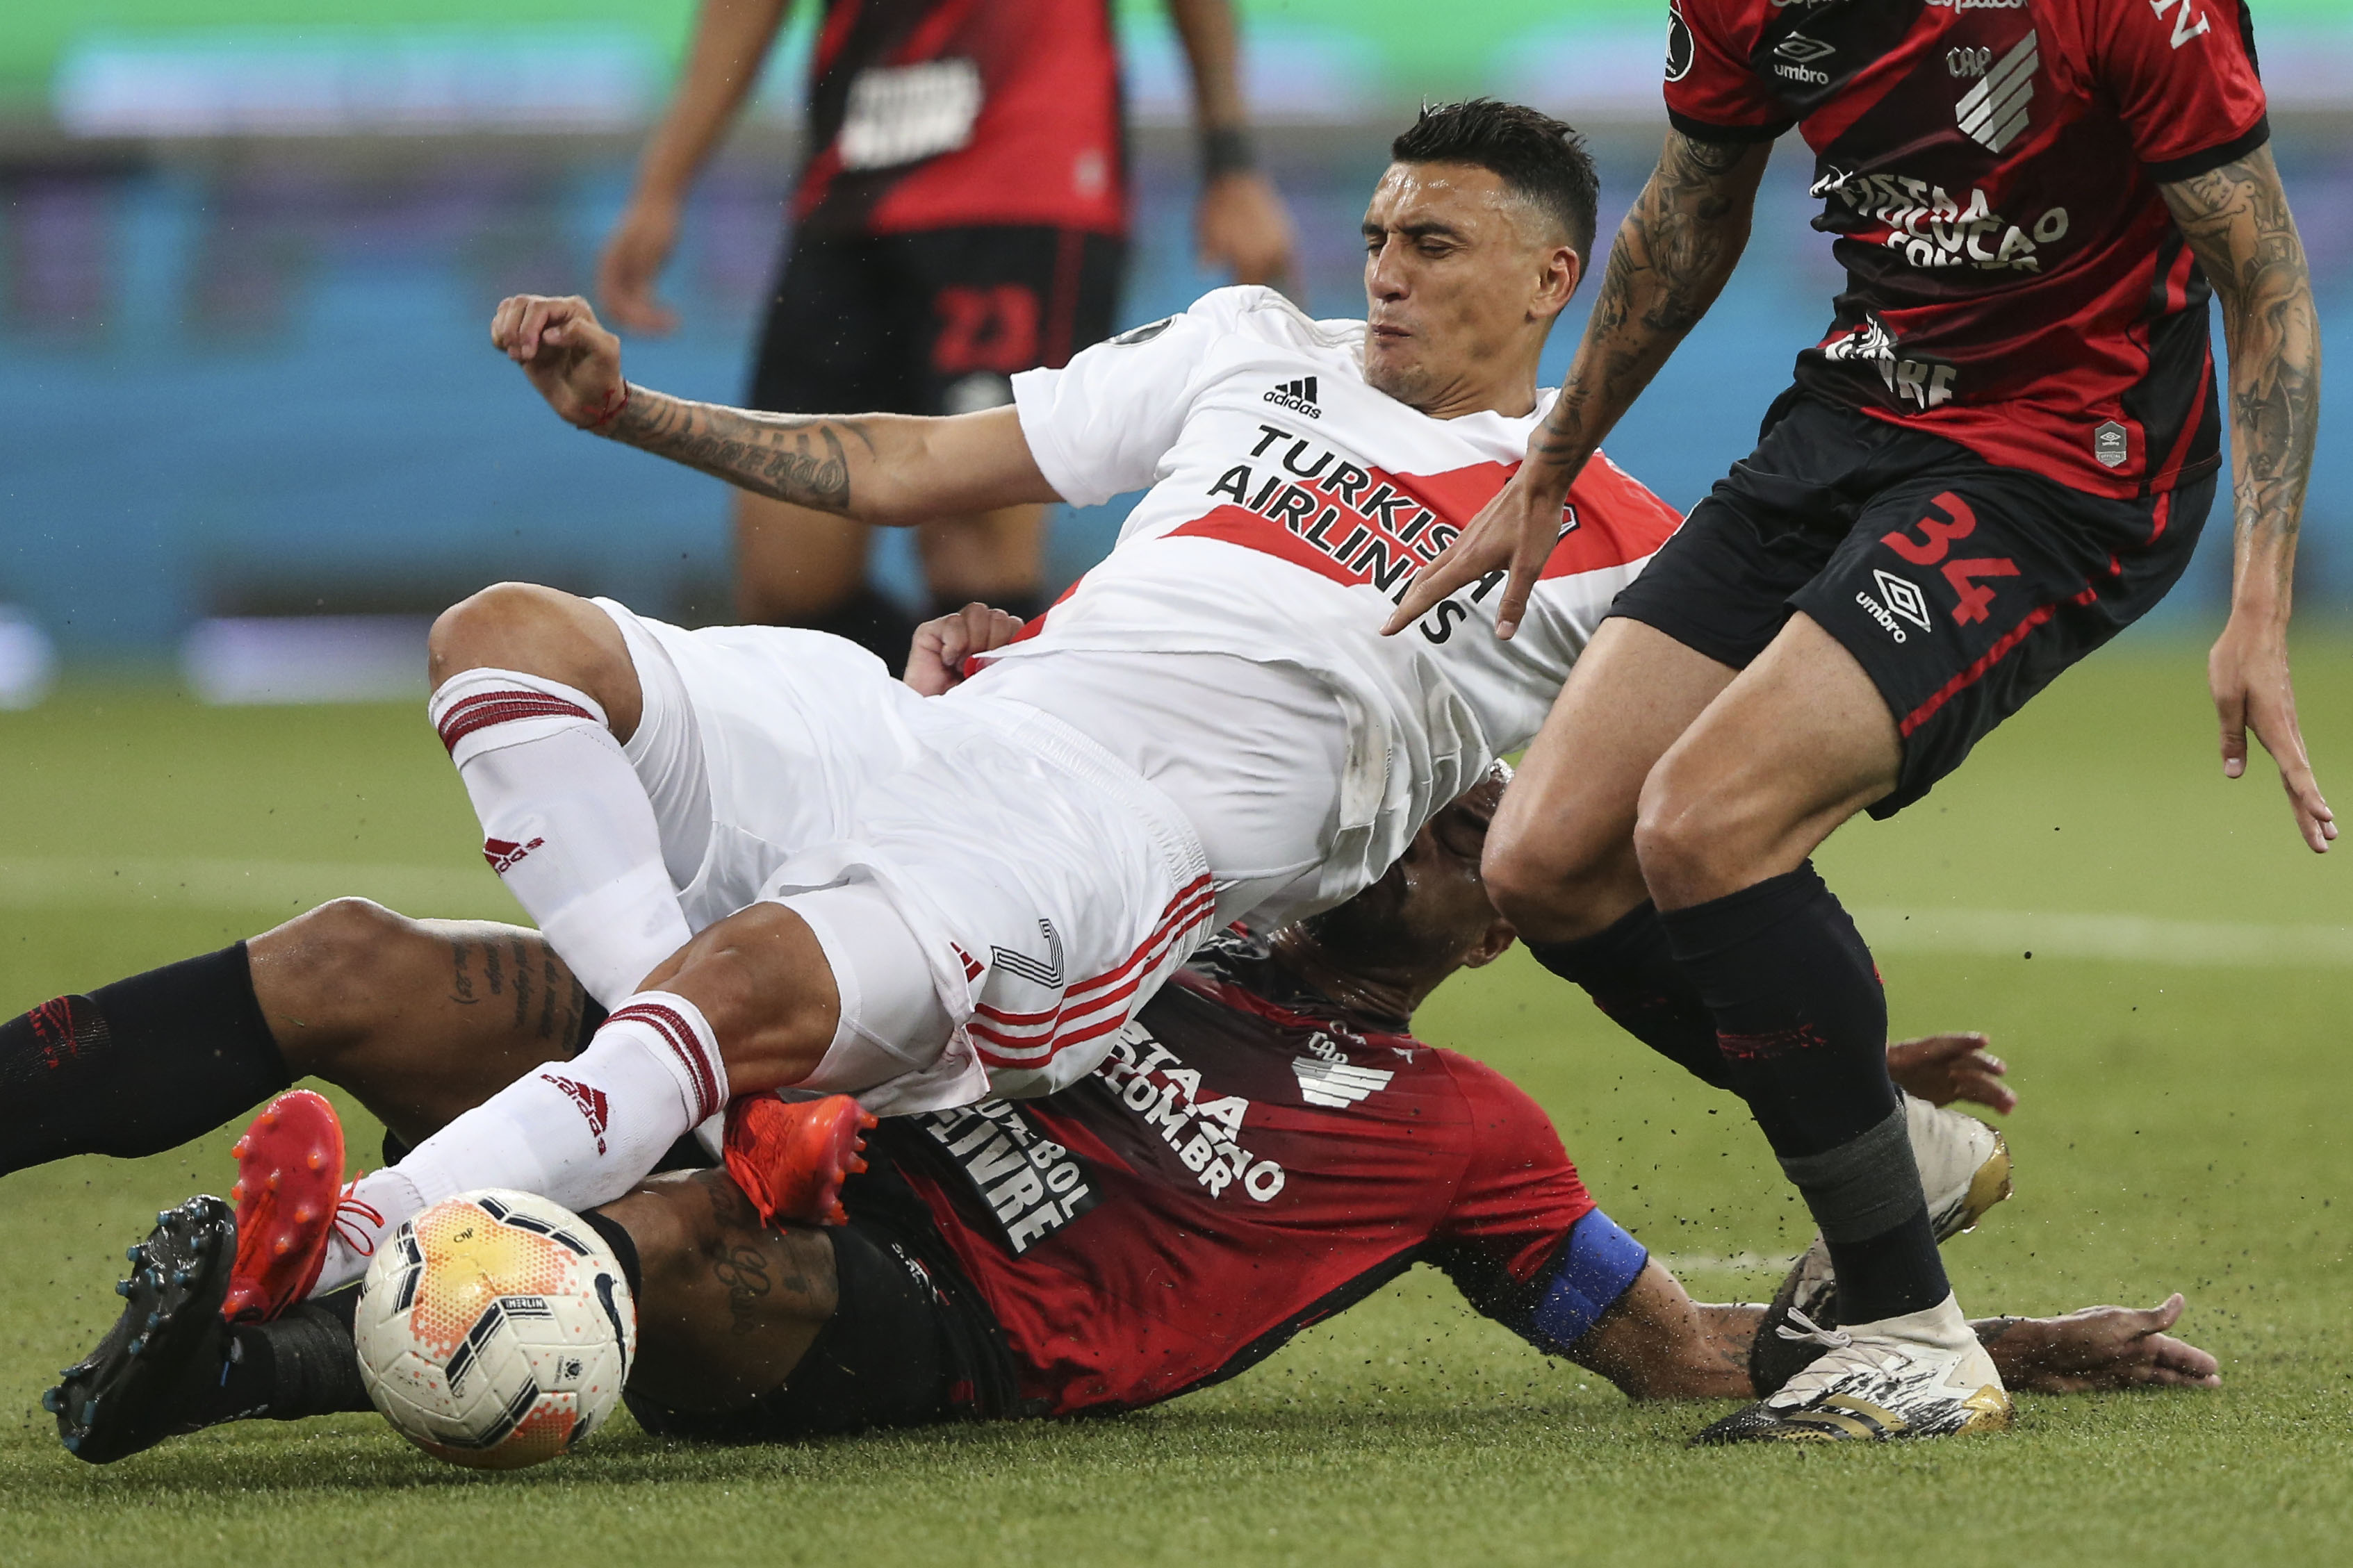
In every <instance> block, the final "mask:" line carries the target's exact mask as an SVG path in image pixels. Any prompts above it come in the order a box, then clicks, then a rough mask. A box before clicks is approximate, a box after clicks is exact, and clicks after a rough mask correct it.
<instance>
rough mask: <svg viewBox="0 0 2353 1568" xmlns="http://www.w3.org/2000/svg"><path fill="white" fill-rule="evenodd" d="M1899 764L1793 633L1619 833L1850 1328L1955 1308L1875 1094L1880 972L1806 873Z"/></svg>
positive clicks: (1824, 640) (1894, 751) (1703, 720)
mask: <svg viewBox="0 0 2353 1568" xmlns="http://www.w3.org/2000/svg"><path fill="white" fill-rule="evenodd" d="M1901 761H1902V750H1901V746H1900V743H1899V741H1898V738H1897V735H1896V731H1895V723H1894V719H1893V718H1892V717H1891V716H1890V715H1889V713H1888V710H1887V706H1886V703H1885V702H1884V701H1883V700H1882V699H1881V697H1880V695H1879V692H1878V690H1877V689H1876V688H1875V687H1873V685H1872V683H1871V681H1870V679H1869V678H1868V677H1866V676H1865V675H1864V673H1863V671H1862V668H1861V666H1859V665H1858V664H1856V663H1855V661H1854V658H1853V657H1852V655H1850V654H1849V653H1848V652H1847V651H1846V650H1845V648H1844V647H1841V646H1840V645H1839V643H1838V642H1837V641H1836V640H1835V639H1833V638H1832V637H1831V636H1830V635H1829V634H1828V633H1827V632H1825V631H1823V630H1822V629H1821V628H1820V626H1817V625H1816V624H1815V623H1814V622H1813V621H1811V620H1810V619H1809V618H1808V617H1806V616H1802V615H1800V616H1794V617H1792V618H1791V620H1790V621H1789V623H1788V625H1787V626H1785V627H1783V629H1782V631H1781V633H1780V635H1779V636H1778V637H1776V638H1775V639H1774V641H1773V643H1772V644H1771V645H1770V646H1769V647H1767V649H1766V650H1765V652H1764V653H1763V654H1762V655H1760V656H1759V657H1758V658H1757V659H1756V661H1755V662H1754V663H1752V664H1751V665H1750V666H1749V667H1748V668H1746V670H1744V671H1742V672H1741V673H1740V675H1739V676H1738V677H1737V678H1736V679H1734V680H1733V681H1732V683H1731V684H1730V685H1729V686H1727V687H1726V688H1725V690H1724V692H1723V693H1722V695H1720V696H1719V697H1718V698H1717V699H1716V700H1715V701H1714V702H1712V703H1710V704H1709V705H1708V708H1707V710H1706V711H1705V712H1704V713H1703V714H1702V715H1701V716H1700V717H1699V719H1698V720H1697V721H1695V722H1694V724H1693V725H1692V726H1691V728H1690V729H1689V730H1687V731H1685V732H1684V733H1683V737H1682V738H1681V739H1680V740H1678V741H1677V742H1675V743H1674V745H1673V746H1672V747H1671V748H1669V750H1668V752H1667V754H1666V755H1665V756H1664V757H1662V759H1661V760H1660V762H1659V763H1658V765H1657V766H1656V767H1655V768H1653V769H1652V770H1651V776H1650V779H1649V781H1648V782H1647V783H1646V784H1644V786H1643V790H1642V798H1641V815H1640V817H1639V819H1638V821H1637V823H1636V826H1635V830H1634V841H1635V849H1636V853H1637V855H1638V856H1639V857H1640V859H1641V867H1642V873H1643V877H1644V879H1645V880H1646V882H1647V884H1648V886H1649V888H1650V890H1651V896H1652V898H1653V899H1654V900H1656V901H1657V903H1658V906H1659V908H1660V909H1661V910H1662V911H1663V913H1662V916H1661V922H1662V926H1663V927H1664V929H1665V931H1666V933H1667V937H1668V941H1669V942H1670V943H1671V945H1672V950H1673V952H1674V956H1675V958H1676V960H1677V962H1678V963H1680V964H1681V965H1682V966H1683V970H1684V971H1685V972H1686V973H1688V974H1689V975H1690V976H1691V977H1692V979H1693V980H1694V981H1695V982H1696V983H1697V984H1698V987H1699V991H1700V994H1701V995H1702V997H1703V998H1704V1000H1705V1001H1706V1003H1707V1005H1708V1007H1709V1009H1710V1011H1711V1012H1712V1013H1713V1015H1714V1016H1715V1025H1716V1031H1717V1038H1718V1042H1719V1046H1720V1048H1721V1050H1722V1052H1723V1055H1724V1058H1725V1065H1726V1067H1727V1068H1728V1070H1729V1073H1730V1076H1731V1079H1732V1083H1733V1087H1735V1088H1736V1089H1738V1090H1739V1092H1740V1094H1741V1096H1742V1098H1743V1099H1745V1100H1747V1101H1748V1104H1749V1108H1750V1110H1752V1111H1753V1112H1755V1114H1756V1116H1757V1123H1758V1125H1759V1126H1760V1127H1761V1128H1763V1130H1764V1131H1765V1134H1766V1137H1767V1140H1768V1141H1769V1142H1771V1143H1772V1145H1773V1151H1774V1152H1775V1153H1776V1154H1777V1155H1778V1157H1779V1158H1780V1160H1781V1163H1782V1167H1783V1169H1784V1170H1785V1171H1786V1172H1787V1173H1788V1174H1789V1176H1790V1179H1791V1180H1792V1181H1794V1182H1795V1183H1796V1184H1798V1187H1799V1191H1800V1192H1801V1193H1802V1194H1804V1196H1805V1198H1806V1202H1807V1205H1808V1207H1809V1208H1810V1210H1811V1211H1812V1213H1813V1215H1814V1218H1815V1220H1816V1222H1817V1223H1818V1224H1819V1225H1820V1227H1821V1230H1822V1234H1823V1237H1824V1238H1825V1240H1827V1241H1828V1243H1829V1245H1830V1249H1831V1261H1832V1263H1833V1264H1834V1266H1835V1267H1836V1268H1837V1272H1838V1279H1839V1290H1840V1299H1841V1302H1853V1303H1855V1305H1854V1306H1853V1307H1852V1309H1851V1310H1848V1312H1847V1313H1846V1315H1847V1317H1848V1319H1849V1321H1850V1322H1852V1323H1870V1322H1873V1321H1879V1320H1882V1319H1886V1318H1894V1317H1900V1316H1904V1315H1905V1314H1909V1313H1912V1312H1917V1311H1921V1310H1926V1309H1928V1308H1931V1307H1934V1306H1936V1305H1937V1304H1938V1303H1940V1302H1943V1301H1944V1300H1946V1299H1947V1297H1948V1296H1949V1294H1950V1290H1949V1288H1948V1287H1947V1283H1946V1280H1945V1273H1944V1266H1943V1263H1942V1261H1941V1259H1940V1258H1938V1256H1937V1252H1936V1238H1935V1236H1934V1234H1933V1233H1932V1231H1931V1230H1930V1227H1929V1224H1928V1215H1927V1207H1926V1203H1925V1201H1924V1200H1923V1198H1922V1197H1921V1195H1920V1184H1919V1173H1918V1171H1917V1169H1916V1167H1915V1164H1914V1163H1913V1157H1912V1150H1911V1144H1910V1141H1909V1139H1908V1138H1907V1137H1905V1133H1904V1117H1903V1110H1902V1107H1901V1104H1900V1102H1899V1100H1898V1099H1897V1096H1896V1094H1895V1090H1894V1085H1893V1084H1892V1083H1891V1082H1890V1081H1889V1079H1888V1076H1887V1057H1886V1043H1887V1008H1886V1002H1885V999H1884V997H1883V995H1882V994H1881V991H1880V986H1879V979H1878V974H1877V971H1876V969H1875V967H1874V966H1873V963H1872V959H1871V954H1870V952H1869V950H1868V949H1866V948H1865V947H1864V945H1863V943H1862V938H1861V936H1860V935H1858V934H1857V933H1856V931H1855V929H1854V923H1853V921H1852V920H1850V919H1849V918H1848V917H1847V914H1846V911H1845V910H1843V909H1841V907H1840V905H1839V902H1838V900H1837V899H1836V898H1834V897H1833V896H1832V895H1831V892H1830V889H1827V888H1825V887H1824V886H1823V885H1822V883H1821V879H1820V878H1819V877H1817V876H1816V875H1815V874H1814V871H1813V868H1812V867H1811V865H1810V863H1809V862H1808V861H1807V857H1808V856H1809V855H1810V854H1811V853H1812V851H1813V849H1814V847H1815V846H1816V845H1818V844H1820V842H1821V840H1822V839H1823V838H1825V837H1828V836H1829V834H1830V833H1831V830H1832V829H1833V828H1835V827H1836V826H1838V825H1839V824H1840V823H1841V822H1843V821H1845V820H1846V819H1847V818H1848V817H1850V816H1852V815H1853V814H1854V813H1855V812H1857V811H1859V810H1861V809H1862V807H1863V806H1865V805H1869V804H1870V803H1871V802H1872V801H1873V800H1876V799H1878V798H1879V797H1880V796H1882V795H1885V794H1886V793H1888V792H1889V791H1890V790H1892V789H1893V788H1894V786H1895V783H1896V776H1897V770H1898V768H1899V766H1900V764H1901ZM1956 1321H1957V1315H1956Z"/></svg>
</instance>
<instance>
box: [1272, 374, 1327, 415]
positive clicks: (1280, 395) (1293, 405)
mask: <svg viewBox="0 0 2353 1568" xmlns="http://www.w3.org/2000/svg"><path fill="white" fill-rule="evenodd" d="M1266 401H1267V402H1269V403H1271V404H1273V405H1275V406H1276V407H1277V408H1288V409H1290V410H1291V411H1292V412H1293V413H1294V414H1304V415H1306V416H1307V417H1309V418H1310V419H1321V418H1323V417H1324V411H1323V410H1322V409H1321V408H1318V407H1316V406H1315V378H1314V376H1312V375H1303V376H1301V377H1300V378H1299V379H1298V380H1297V381H1286V382H1283V383H1282V384H1280V385H1278V386H1277V387H1276V388H1275V389H1274V390H1273V391H1272V392H1270V393H1268V394H1267V395H1266Z"/></svg>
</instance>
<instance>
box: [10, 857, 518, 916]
mask: <svg viewBox="0 0 2353 1568" xmlns="http://www.w3.org/2000/svg"><path fill="white" fill-rule="evenodd" d="M350 895H357V896H360V897H363V898H370V899H375V900H378V901H380V902H382V903H385V904H389V905H391V906H392V907H393V908H395V909H396V910H402V911H404V912H406V913H412V914H419V915H434V914H445V913H461V914H476V915H479V914H484V913H493V912H495V913H503V914H504V915H505V916H506V917H507V918H509V919H512V918H514V916H515V914H516V913H517V911H516V910H515V908H514V904H513V902H512V900H510V899H509V898H508V897H507V896H506V892H505V889H502V888H501V887H500V886H499V884H498V882H497V881H496V879H494V878H493V877H492V875H491V871H490V869H489V868H487V867H479V868H471V869H469V868H465V867H464V866H449V867H441V866H402V865H382V864H368V863H365V862H343V861H335V860H73V859H39V858H17V857H13V856H12V857H10V858H7V859H5V860H0V909H10V910H72V909H82V910H93V909H95V910H132V909H203V910H280V911H284V912H286V913H292V912H293V911H295V910H304V909H309V908H310V907H311V905H313V904H322V903H324V902H326V901H327V900H329V899H335V898H343V897H346V896H350Z"/></svg>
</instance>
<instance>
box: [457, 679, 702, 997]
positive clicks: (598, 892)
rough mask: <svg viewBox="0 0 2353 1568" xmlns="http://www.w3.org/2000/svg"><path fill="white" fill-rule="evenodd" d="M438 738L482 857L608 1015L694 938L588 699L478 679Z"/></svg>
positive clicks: (638, 792)
mask: <svg viewBox="0 0 2353 1568" xmlns="http://www.w3.org/2000/svg"><path fill="white" fill-rule="evenodd" d="M427 711H428V712H429V713H430V714H431V716H432V720H433V724H434V728H435V729H436V730H437V731H438V732H439V734H440V736H441V742H442V744H443V745H445V746H447V747H448V751H449V760H450V761H451V762H453V763H456V764H457V766H458V776H459V778H460V779H461V780H463V781H464V783H465V785H466V793H467V795H469V796H470V797H471V798H472V800H473V803H474V814H475V816H477V817H479V818H480V821H481V824H482V834H483V843H482V854H483V857H484V858H486V859H488V860H489V861H490V863H491V867H492V868H493V869H495V870H496V871H497V872H498V874H499V878H500V879H501V881H503V882H504V883H505V884H506V886H507V890H508V891H509V892H511V893H512V894H513V895H514V896H515V899H516V900H517V901H518V902H520V903H521V904H522V907H523V908H524V909H525V910H529V911H530V912H531V917H532V920H533V922H534V923H536V924H537V925H538V927H539V929H540V931H541V933H542V934H543V935H544V936H545V937H546V938H547V940H548V943H549V945H551V946H553V947H554V949H555V951H556V952H558V953H560V954H561V955H562V956H563V958H564V961H565V963H567V964H569V965H570V966H571V968H572V973H575V974H576V975H578V976H579V978H580V984H582V985H583V986H585V987H586V989H587V992H588V994H590V995H591V996H594V997H595V998H596V1000H597V1001H598V1002H600V1003H602V1004H603V1005H606V1006H607V1007H609V1006H611V1005H614V1004H615V1003H616V1002H617V1001H618V1000H619V999H620V998H621V997H623V996H626V995H628V994H629V993H630V992H632V991H634V990H636V989H637V988H638V985H639V984H643V982H644V980H645V978H646V976H647V975H648V974H649V973H652V972H653V970H654V968H655V966H656V965H658V964H659V963H661V961H662V960H664V959H666V958H668V957H669V956H670V954H672V953H674V952H677V951H678V950H679V949H680V948H681V947H684V946H685V945H686V942H687V938H688V936H689V935H690V934H691V933H690V932H689V931H688V930H687V924H686V915H685V913H684V911H683V910H681V909H680V908H679V902H678V890H677V888H676V886H675V885H674V884H673V882H672V881H671V876H670V868H669V867H668V865H667V864H666V863H665V861H664V859H663V858H662V841H661V827H660V825H659V823H658V822H657V821H656V819H655V817H654V808H653V802H652V801H651V800H649V798H648V797H647V795H646V786H645V784H644V782H643V781H642V780H640V779H639V778H638V773H637V770H636V769H635V768H634V767H632V766H631V765H630V764H629V759H628V754H627V753H626V752H623V751H622V749H621V743H620V742H618V741H616V740H615V739H614V738H613V736H612V733H611V732H610V731H608V730H607V728H606V722H605V712H604V710H603V709H602V708H600V707H598V706H597V704H596V700H594V699H593V698H591V697H589V696H588V694H587V693H586V692H584V691H580V690H577V689H574V688H572V687H569V686H565V685H564V684H563V683H562V682H560V681H554V680H549V679H544V678H543V677H541V676H536V675H530V674H526V673H524V672H522V671H520V670H512V669H469V670H465V671H463V672H461V673H459V674H458V675H454V676H452V677H450V678H449V679H448V680H446V681H444V682H443V683H442V684H441V687H440V689H438V690H437V691H435V692H434V694H433V701H432V704H431V707H430V708H429V709H428V710H427Z"/></svg>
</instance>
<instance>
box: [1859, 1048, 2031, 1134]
mask: <svg viewBox="0 0 2353 1568" xmlns="http://www.w3.org/2000/svg"><path fill="white" fill-rule="evenodd" d="M1986 1044H1987V1041H1986V1037H1984V1036H1983V1035H1979V1034H1963V1035H1930V1036H1927V1037H1925V1038H1923V1039H1917V1040H1899V1041H1897V1042H1896V1043H1895V1044H1894V1045H1892V1046H1889V1047H1887V1076H1888V1077H1889V1078H1892V1079H1894V1080H1895V1087H1896V1088H1898V1089H1902V1090H1904V1091H1905V1093H1906V1094H1916V1095H1918V1096H1919V1097H1920V1098H1921V1099H1922V1100H1926V1101H1927V1102H1928V1103H1929V1104H1931V1105H1950V1104H1952V1103H1953V1101H1955V1100H1968V1102H1969V1103H1970V1104H1972V1105H1982V1106H1985V1107H1987V1108H1988V1109H1989V1110H1997V1111H2000V1113H2001V1114H2002V1115H2004V1116H2007V1115H2009V1114H2010V1112H2011V1111H2013V1110H2017V1109H2018V1096H2017V1094H2016V1093H2015V1092H2014V1091H2012V1090H2011V1089H2010V1086H2009V1085H2008V1084H2006V1083H2004V1082H2002V1081H2001V1079H2002V1075H2003V1074H2004V1073H2006V1072H2008V1071H2009V1070H2010V1068H2008V1067H2007V1066H2005V1065H2004V1064H2003V1062H2002V1059H2001V1058H2000V1057H1998V1056H1995V1055H1994V1054H1993V1053H1992V1052H1991V1051H1989V1050H1987V1049H1986Z"/></svg>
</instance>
